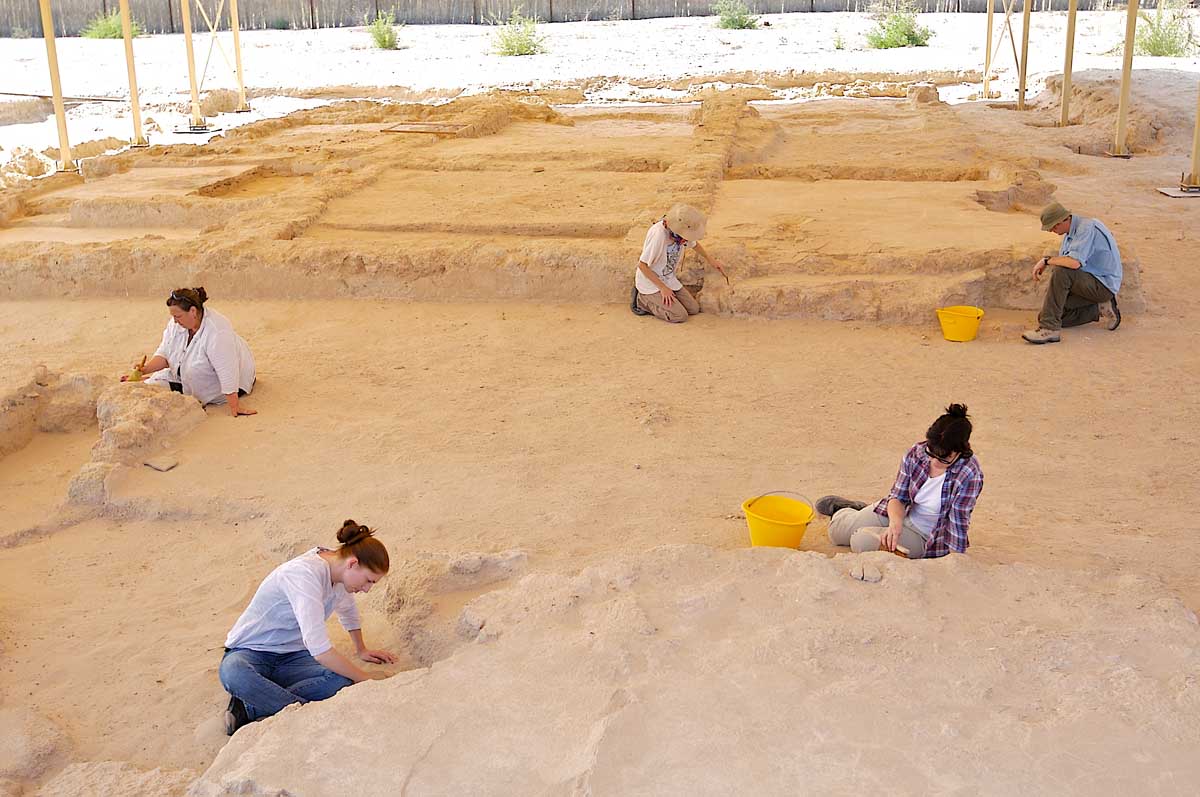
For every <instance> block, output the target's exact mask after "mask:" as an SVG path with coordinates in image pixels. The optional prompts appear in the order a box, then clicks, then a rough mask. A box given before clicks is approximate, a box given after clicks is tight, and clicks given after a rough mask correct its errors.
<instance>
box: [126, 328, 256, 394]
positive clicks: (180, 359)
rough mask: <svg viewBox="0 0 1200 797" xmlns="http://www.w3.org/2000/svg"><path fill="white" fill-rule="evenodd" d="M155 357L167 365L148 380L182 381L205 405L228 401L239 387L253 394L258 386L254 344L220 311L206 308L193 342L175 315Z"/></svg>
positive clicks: (188, 391) (184, 388) (185, 389)
mask: <svg viewBox="0 0 1200 797" xmlns="http://www.w3.org/2000/svg"><path fill="white" fill-rule="evenodd" d="M154 356H156V357H163V358H165V359H166V361H167V367H166V368H164V369H163V370H161V371H156V372H155V373H154V374H152V375H151V376H150V379H149V380H147V381H153V382H181V383H182V384H183V392H184V393H186V394H187V395H189V396H195V397H196V398H197V399H198V400H199V401H200V403H201V404H224V403H225V396H226V395H227V394H229V393H236V392H238V390H239V389H240V390H244V391H246V392H247V393H249V392H250V389H251V388H252V387H254V357H253V356H251V354H250V347H249V346H247V345H246V341H244V340H242V339H241V338H240V337H238V334H237V333H236V332H234V331H233V325H232V324H230V323H229V319H227V318H226V317H225V316H223V315H221V314H220V313H218V312H217V311H216V310H209V309H205V311H204V317H203V319H201V321H200V328H199V329H197V330H196V334H195V335H193V336H192V340H191V342H190V343H189V342H188V333H187V330H186V329H184V328H183V327H181V326H180V325H179V324H177V323H175V319H173V318H172V319H171V320H170V321H168V322H167V328H166V329H164V330H163V336H162V343H160V344H159V345H158V350H157V351H155V352H154Z"/></svg>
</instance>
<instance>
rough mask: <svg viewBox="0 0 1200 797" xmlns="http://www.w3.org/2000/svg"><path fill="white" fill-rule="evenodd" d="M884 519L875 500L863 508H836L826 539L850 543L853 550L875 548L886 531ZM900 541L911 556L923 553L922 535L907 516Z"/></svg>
mask: <svg viewBox="0 0 1200 797" xmlns="http://www.w3.org/2000/svg"><path fill="white" fill-rule="evenodd" d="M876 503H878V502H876ZM887 523H888V522H887V519H885V518H881V517H880V516H879V515H876V514H875V503H870V504H867V505H866V506H864V507H863V508H862V509H851V508H849V507H846V508H845V509H839V510H838V511H837V512H835V513H834V514H833V517H832V518H830V519H829V541H830V542H832V543H833V544H834V545H842V546H846V545H849V546H850V550H852V551H854V552H855V553H864V552H866V551H878V550H879V537H880V535H881V534H883V533H884V532H885V531H887ZM900 544H901V545H903V546H904V547H905V548H907V549H908V556H909V558H910V559H919V558H921V556H923V555H924V554H925V538H924V537H922V536H921V535H920V533H919V532H918V531H917V527H916V526H914V525H913V524H912V521H910V520H909V519H908V518H907V517H905V518H904V526H903V527H902V528H901V529H900Z"/></svg>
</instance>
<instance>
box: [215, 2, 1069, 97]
mask: <svg viewBox="0 0 1200 797" xmlns="http://www.w3.org/2000/svg"><path fill="white" fill-rule="evenodd" d="M1072 1H1073V0H1072ZM229 27H230V28H232V29H233V60H234V63H236V64H237V81H238V107H236V108H234V109H233V110H234V113H245V112H246V111H249V110H250V106H249V104H247V102H246V83H245V81H244V80H242V40H241V35H240V34H241V31H240V30H239V27H240V26H239V25H238V6H237V0H229Z"/></svg>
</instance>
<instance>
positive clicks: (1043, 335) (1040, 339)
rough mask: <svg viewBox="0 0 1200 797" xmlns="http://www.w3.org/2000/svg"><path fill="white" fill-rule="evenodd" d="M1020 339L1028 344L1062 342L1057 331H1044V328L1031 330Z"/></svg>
mask: <svg viewBox="0 0 1200 797" xmlns="http://www.w3.org/2000/svg"><path fill="white" fill-rule="evenodd" d="M1021 337H1023V338H1025V340H1027V341H1029V342H1030V343H1058V342H1059V341H1060V340H1062V335H1061V334H1060V333H1059V331H1058V330H1057V329H1046V328H1045V327H1038V328H1037V329H1031V330H1029V331H1028V332H1026V333H1025V334H1024V335H1022V336H1021Z"/></svg>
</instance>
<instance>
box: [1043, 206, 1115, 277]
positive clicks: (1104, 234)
mask: <svg viewBox="0 0 1200 797" xmlns="http://www.w3.org/2000/svg"><path fill="white" fill-rule="evenodd" d="M1058 253H1059V254H1060V255H1063V256H1065V257H1073V258H1075V259H1076V260H1078V261H1079V263H1080V265H1081V267H1082V269H1083V270H1084V271H1086V272H1087V273H1089V274H1091V275H1092V276H1093V277H1095V278H1096V279H1098V280H1100V282H1101V284H1103V285H1104V287H1106V288H1108V289H1109V290H1110V291H1112V292H1113V296H1116V295H1117V291H1119V290H1121V278H1122V276H1123V275H1124V272H1123V271H1122V270H1121V253H1120V251H1118V249H1117V241H1116V239H1114V238H1113V236H1112V233H1111V232H1109V231H1108V228H1107V227H1105V226H1104V225H1103V224H1101V223H1100V222H1099V221H1097V220H1096V219H1085V218H1083V217H1082V216H1072V217H1071V231H1070V232H1068V233H1067V234H1066V235H1065V236H1063V241H1062V247H1061V248H1060V249H1059V250H1058Z"/></svg>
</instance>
